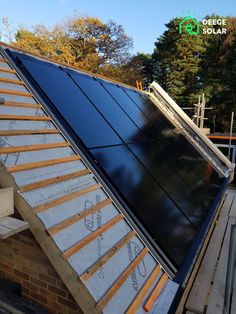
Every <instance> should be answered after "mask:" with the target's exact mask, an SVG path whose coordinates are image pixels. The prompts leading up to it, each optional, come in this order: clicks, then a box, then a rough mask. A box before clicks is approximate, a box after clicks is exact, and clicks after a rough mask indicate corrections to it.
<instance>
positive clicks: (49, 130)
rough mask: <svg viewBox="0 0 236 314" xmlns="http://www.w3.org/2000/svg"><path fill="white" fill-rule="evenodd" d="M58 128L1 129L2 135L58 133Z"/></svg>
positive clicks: (0, 134) (0, 133)
mask: <svg viewBox="0 0 236 314" xmlns="http://www.w3.org/2000/svg"><path fill="white" fill-rule="evenodd" d="M58 133H60V131H59V130H58V129H41V130H0V136H15V135H32V134H58Z"/></svg>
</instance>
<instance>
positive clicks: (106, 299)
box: [97, 247, 148, 311]
mask: <svg viewBox="0 0 236 314" xmlns="http://www.w3.org/2000/svg"><path fill="white" fill-rule="evenodd" d="M147 253H148V249H147V248H146V247H145V248H144V249H143V250H142V251H141V253H140V254H139V255H138V256H137V257H136V258H135V259H134V260H133V261H132V263H131V264H130V265H129V266H128V267H127V268H126V269H125V270H124V272H123V273H122V274H121V276H120V277H119V278H118V279H117V280H116V282H115V283H114V285H113V286H112V287H111V288H110V289H109V290H108V291H107V293H106V294H105V295H104V297H103V298H102V299H101V300H100V301H99V302H98V304H97V307H98V309H99V310H100V311H103V309H104V307H105V306H106V305H107V303H108V302H109V301H110V300H111V298H112V297H113V296H114V294H115V293H116V292H117V290H118V289H119V288H120V287H121V286H122V285H123V283H124V282H125V281H126V280H127V279H128V277H129V276H130V275H131V273H132V272H133V271H134V269H135V268H136V267H137V266H138V264H139V263H140V262H141V261H142V259H143V258H144V256H145V255H147Z"/></svg>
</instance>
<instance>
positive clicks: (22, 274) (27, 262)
mask: <svg viewBox="0 0 236 314" xmlns="http://www.w3.org/2000/svg"><path fill="white" fill-rule="evenodd" d="M0 276H1V277H3V278H6V279H10V280H12V281H15V282H17V283H20V284H21V285H22V295H24V296H25V297H27V298H29V299H32V300H34V301H36V302H37V303H39V304H41V305H42V306H43V307H44V308H45V309H46V310H47V311H48V312H49V313H53V314H59V313H60V314H62V313H63V314H75V313H77V314H78V313H83V312H82V311H81V310H80V308H79V307H78V305H77V303H76V302H75V300H74V299H73V297H72V296H71V294H70V293H69V291H68V289H67V288H66V287H65V285H64V284H63V282H62V281H61V279H60V277H59V276H58V274H57V273H56V271H55V270H54V268H53V266H52V265H51V263H50V261H49V260H48V258H47V257H46V255H45V254H44V253H43V251H42V250H41V248H40V246H39V245H38V243H37V241H36V240H35V238H34V237H33V235H32V233H31V232H30V231H29V230H26V231H23V232H21V233H19V234H17V235H14V236H12V237H10V238H8V239H5V240H0Z"/></svg>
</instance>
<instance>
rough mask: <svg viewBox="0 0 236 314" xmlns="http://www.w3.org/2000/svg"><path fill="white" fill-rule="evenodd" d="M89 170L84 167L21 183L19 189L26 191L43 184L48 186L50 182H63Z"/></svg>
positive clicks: (40, 186) (87, 172)
mask: <svg viewBox="0 0 236 314" xmlns="http://www.w3.org/2000/svg"><path fill="white" fill-rule="evenodd" d="M90 173H91V171H90V170H88V169H84V170H80V171H75V172H72V173H68V174H64V175H62V176H57V177H53V178H49V179H45V180H41V181H37V182H33V183H30V184H26V185H22V186H20V191H21V192H28V191H31V190H34V189H39V188H42V187H44V186H48V185H51V184H55V183H58V182H63V181H66V180H70V179H74V178H77V177H81V176H84V175H86V174H90Z"/></svg>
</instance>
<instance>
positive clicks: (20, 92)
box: [0, 88, 33, 97]
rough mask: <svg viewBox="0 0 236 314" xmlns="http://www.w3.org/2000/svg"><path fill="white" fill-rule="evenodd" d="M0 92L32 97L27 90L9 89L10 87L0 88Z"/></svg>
mask: <svg viewBox="0 0 236 314" xmlns="http://www.w3.org/2000/svg"><path fill="white" fill-rule="evenodd" d="M0 94H7V95H14V96H24V97H33V95H32V94H30V93H29V92H22V91H19V90H11V89H3V88H1V89H0Z"/></svg>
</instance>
